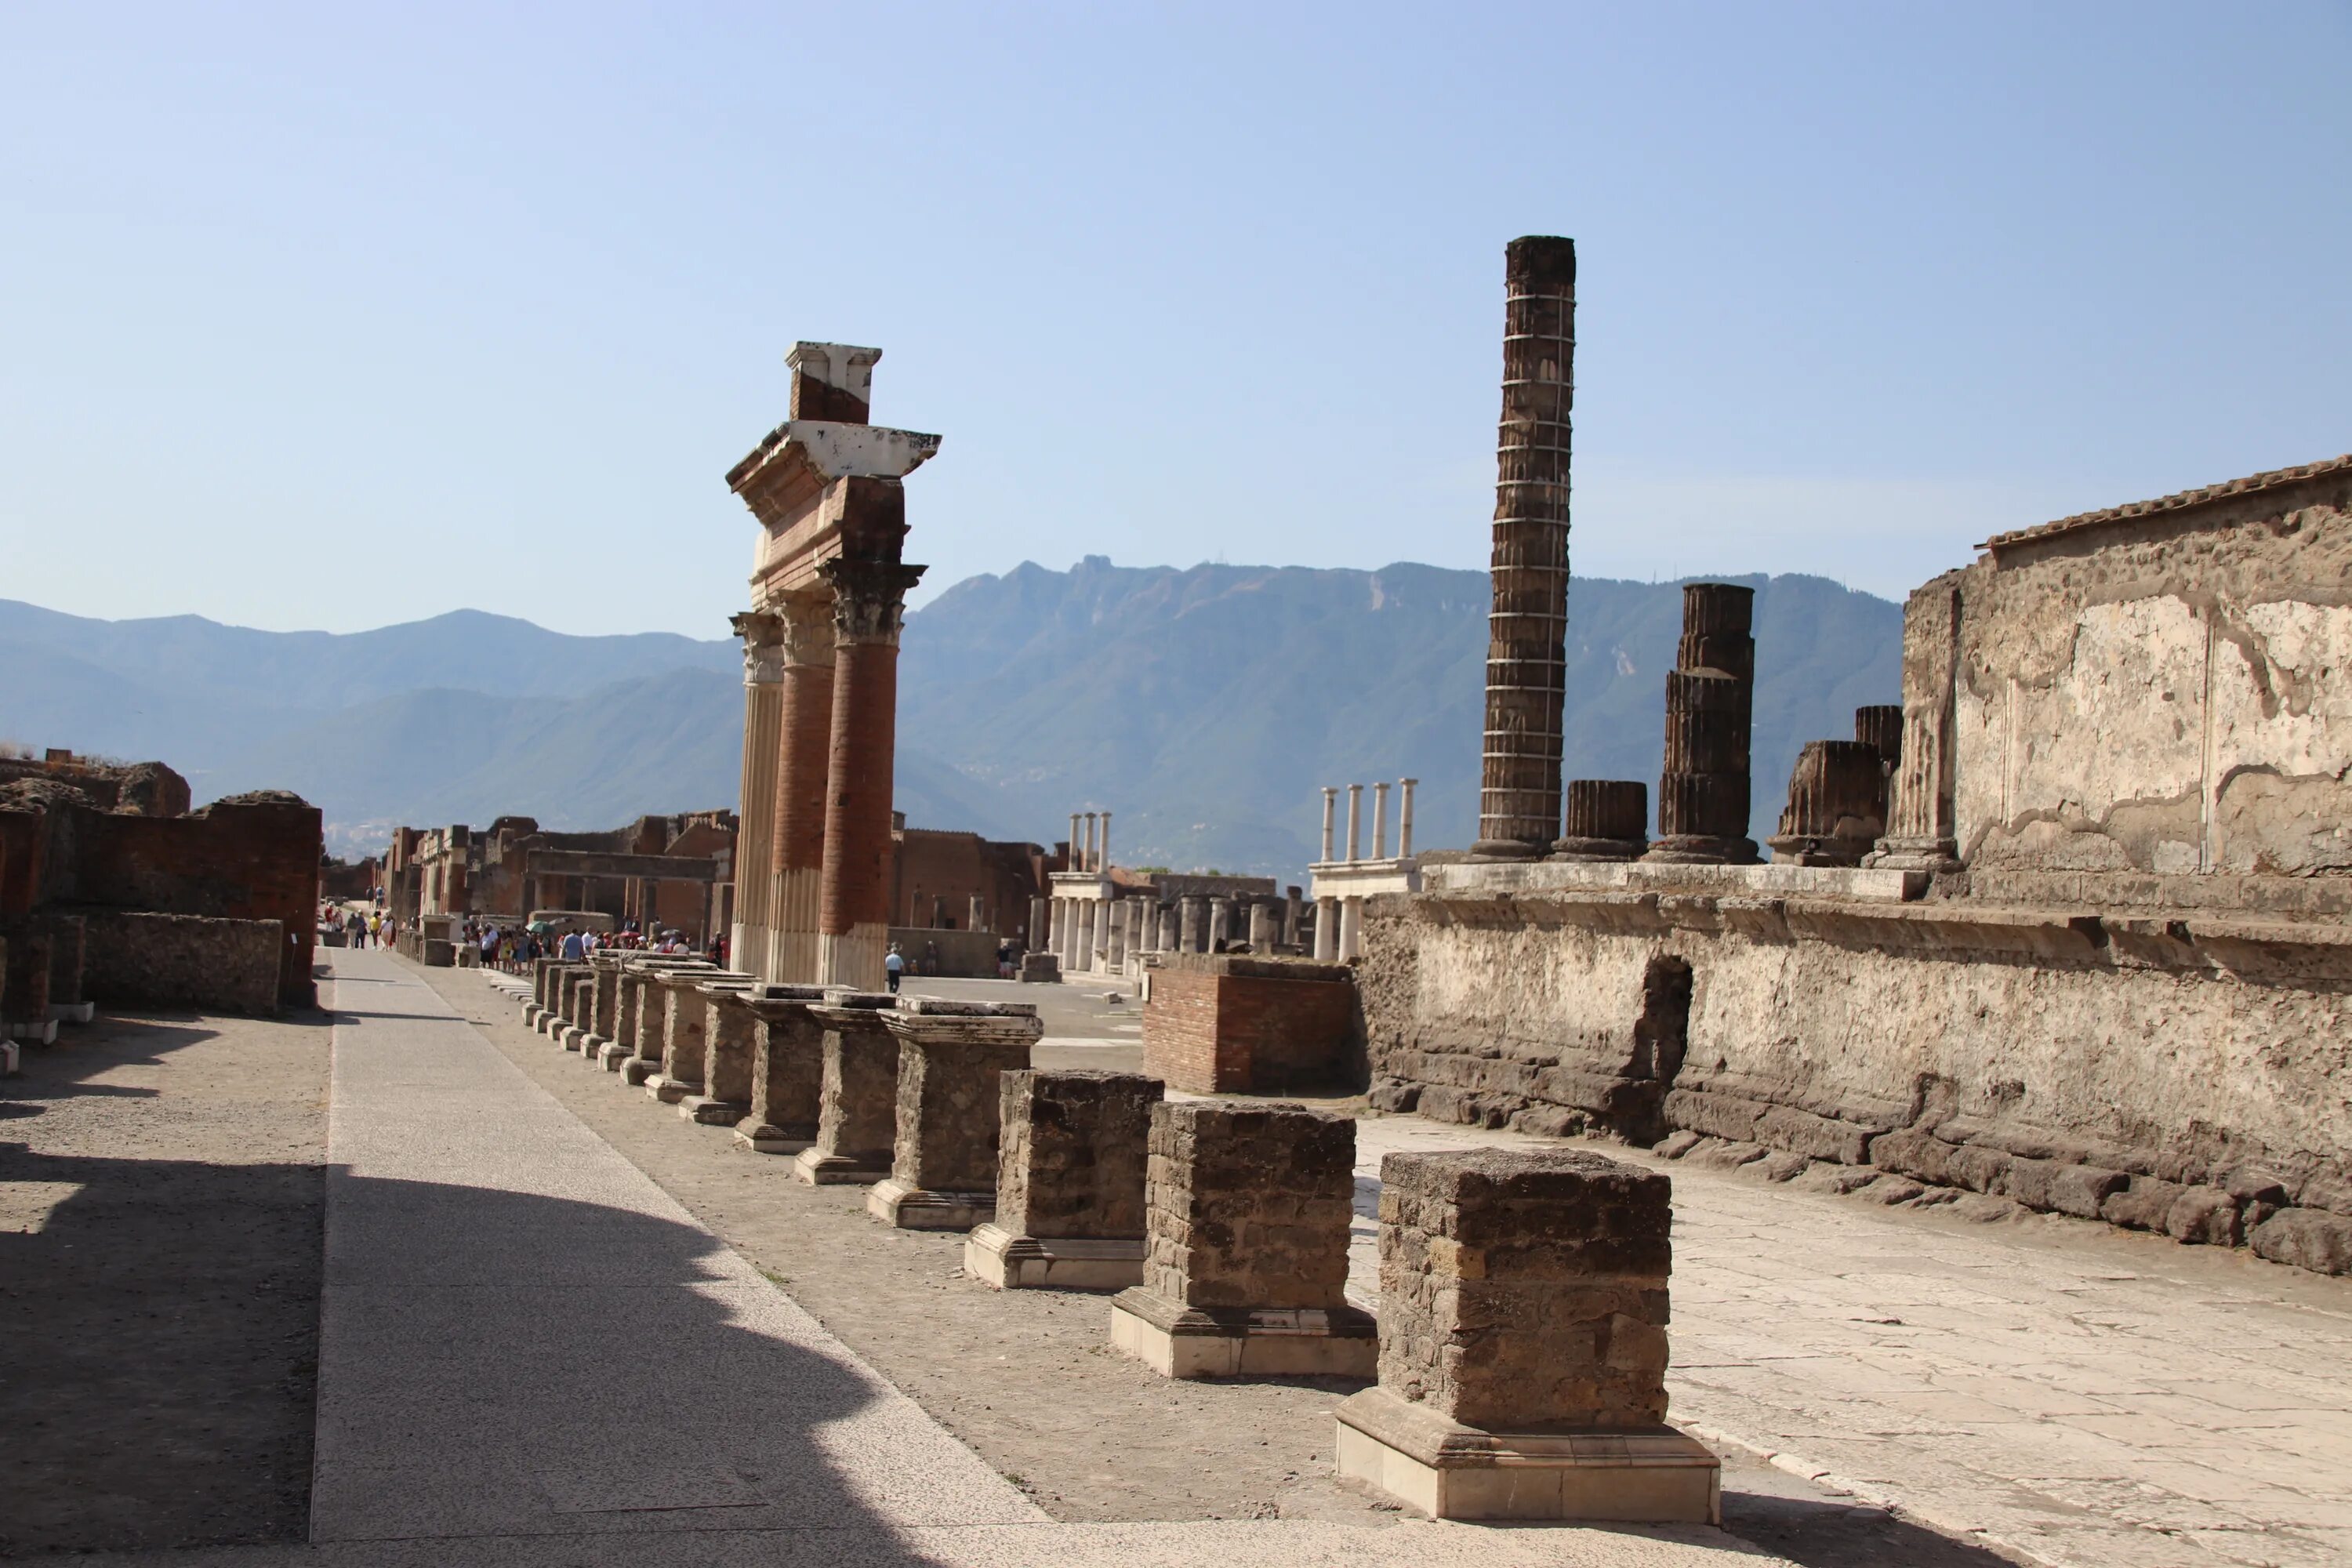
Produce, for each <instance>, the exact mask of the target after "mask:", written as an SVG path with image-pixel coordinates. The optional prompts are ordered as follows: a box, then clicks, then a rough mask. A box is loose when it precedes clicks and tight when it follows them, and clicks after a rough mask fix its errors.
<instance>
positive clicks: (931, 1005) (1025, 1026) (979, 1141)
mask: <svg viewBox="0 0 2352 1568" xmlns="http://www.w3.org/2000/svg"><path fill="white" fill-rule="evenodd" d="M882 1022H883V1025H884V1026H886V1027H887V1029H888V1030H889V1031H890V1033H891V1035H892V1037H895V1038H896V1039H897V1040H898V1081H897V1084H896V1090H895V1099H896V1104H897V1111H896V1114H895V1118H894V1130H893V1140H892V1148H891V1162H890V1177H889V1179H888V1180H887V1181H886V1182H882V1183H880V1184H877V1185H876V1187H875V1189H874V1191H873V1192H872V1193H871V1194H868V1195H867V1199H866V1207H867V1209H868V1211H869V1212H871V1213H872V1214H874V1215H877V1217H879V1218H883V1219H887V1220H888V1221H890V1223H892V1224H893V1225H897V1226H901V1227H902V1228H906V1229H915V1230H969V1229H971V1227H972V1226H975V1225H978V1224H980V1223H982V1221H984V1220H986V1219H988V1218H989V1217H990V1216H991V1215H992V1214H993V1213H994V1211H995V1207H996V1166H997V1145H998V1134H999V1123H998V1111H999V1107H1000V1105H1001V1104H1002V1096H1003V1091H1002V1088H1001V1086H1000V1084H999V1082H998V1080H999V1079H1000V1078H1001V1077H1002V1075H1003V1074H1004V1073H1007V1072H1018V1071H1020V1070H1022V1069H1024V1068H1027V1067H1028V1065H1029V1051H1030V1048H1031V1047H1033V1046H1034V1045H1035V1044H1036V1043H1037V1039H1038V1037H1039V1036H1041V1035H1042V1034H1044V1033H1045V1026H1044V1025H1043V1024H1042V1023H1040V1022H1039V1021H1038V1018H1037V1010H1036V1009H1035V1008H1034V1007H1031V1006H1027V1005H1023V1004H1019V1003H1003V1004H996V1003H985V1002H942V1001H938V1000H934V999H932V998H930V997H925V996H905V997H901V998H900V999H899V1004H898V1008H897V1009H896V1010H894V1011H892V1012H889V1013H886V1014H884V1015H882Z"/></svg>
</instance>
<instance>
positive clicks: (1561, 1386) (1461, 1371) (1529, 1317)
mask: <svg viewBox="0 0 2352 1568" xmlns="http://www.w3.org/2000/svg"><path fill="white" fill-rule="evenodd" d="M1670 1208H1671V1205H1670V1203H1669V1194H1668V1183H1667V1180H1666V1178H1665V1177H1664V1176H1662V1175H1657V1174H1654V1173H1650V1172H1645V1171H1641V1170H1637V1169H1635V1168H1634V1167H1633V1166H1630V1165H1623V1164H1619V1163H1615V1162H1613V1161H1611V1160H1606V1159H1603V1158H1601V1156H1600V1155H1597V1154H1589V1153H1583V1152H1556V1153H1540V1154H1537V1153H1502V1152H1490V1151H1480V1152H1461V1153H1450V1154H1391V1155H1390V1156H1389V1157H1388V1158H1387V1159H1386V1160H1384V1161H1383V1162H1381V1321H1380V1383H1379V1384H1378V1386H1376V1387H1373V1388H1368V1389H1366V1390H1365V1391H1364V1392H1362V1393H1361V1394H1356V1395H1354V1396H1353V1397H1351V1398H1349V1400H1348V1401H1347V1402H1346V1403H1345V1404H1343V1405H1340V1406H1339V1432H1338V1439H1339V1442H1338V1449H1339V1471H1340V1473H1341V1474H1343V1475H1349V1476H1354V1477H1356V1478H1358V1479H1361V1480H1364V1481H1368V1482H1370V1484H1372V1485H1373V1486H1375V1487H1378V1488H1380V1489H1381V1490H1382V1491H1385V1492H1388V1493H1390V1494H1391V1495H1392V1496H1395V1497H1397V1498H1399V1499H1401V1500H1403V1501H1405V1502H1408V1503H1410V1504H1412V1506H1413V1507H1415V1508H1417V1509H1419V1510H1421V1511H1422V1512H1423V1513H1426V1514H1429V1515H1431V1516H1432V1517H1433V1518H1437V1519H1555V1520H1559V1519H1575V1520H1593V1521H1601V1520H1610V1521H1644V1522H1658V1521H1683V1522H1688V1523H1694V1524H1711V1523H1714V1522H1715V1521H1717V1519H1718V1518H1719V1516H1720V1512H1721V1504H1720V1493H1719V1485H1718V1477H1719V1475H1720V1472H1721V1467H1720V1465H1719V1464H1718V1463H1717V1460H1716V1458H1715V1456H1714V1455H1713V1454H1712V1453H1710V1452H1708V1451H1707V1449H1706V1447H1703V1446H1702V1445H1700V1444H1698V1443H1696V1442H1695V1441H1693V1440H1692V1439H1690V1438H1688V1437H1686V1436H1683V1435H1682V1434H1681V1433H1679V1432H1676V1431H1675V1430H1674V1429H1673V1428H1672V1427H1670V1426H1666V1425H1665V1415H1666V1386H1665V1380H1666V1359H1667V1356H1666V1295H1667V1276H1668V1274H1669V1273H1670V1272H1671V1268H1672V1251H1671V1247H1670V1245H1669V1242H1668V1238H1667V1233H1668V1230H1669V1228H1670V1226H1671V1224H1672V1215H1671V1212H1670Z"/></svg>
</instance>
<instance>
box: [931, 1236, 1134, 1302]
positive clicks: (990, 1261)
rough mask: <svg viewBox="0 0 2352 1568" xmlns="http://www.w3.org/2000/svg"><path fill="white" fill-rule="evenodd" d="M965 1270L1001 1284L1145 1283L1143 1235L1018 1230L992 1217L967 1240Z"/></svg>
mask: <svg viewBox="0 0 2352 1568" xmlns="http://www.w3.org/2000/svg"><path fill="white" fill-rule="evenodd" d="M963 1271H964V1272H965V1273H966V1274H969V1275H971V1277H972V1278H973V1279H977V1280H979V1281H980V1282H981V1283H982V1284H983V1285H989V1286H992V1287H994V1288H995V1289H999V1290H1125V1289H1129V1288H1131V1287H1133V1286H1137V1285H1140V1284H1142V1283H1143V1238H1142V1237H1129V1238H1122V1239H1119V1240H1115V1241H1098V1240H1096V1239H1094V1238H1092V1237H1078V1236H1063V1237H1054V1236H1045V1237H1039V1236H1015V1235H1013V1233H1012V1232H1011V1231H1009V1230H1006V1229H1004V1228H1003V1226H998V1225H996V1224H994V1223H991V1224H988V1225H983V1226H979V1227H977V1228H976V1229H974V1230H973V1231H972V1233H971V1238H970V1239H968V1240H967V1241H965V1243H964V1244H963Z"/></svg>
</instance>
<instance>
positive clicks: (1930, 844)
mask: <svg viewBox="0 0 2352 1568" xmlns="http://www.w3.org/2000/svg"><path fill="white" fill-rule="evenodd" d="M1862 863H1863V864H1864V865H1865V866H1869V867H1874V868H1885V869H1887V870H1892V871H1957V870H1958V869H1959V868H1960V846H1959V843H1958V840H1956V839H1950V838H1907V837H1906V838H1897V837H1894V836H1892V835H1889V836H1888V837H1885V838H1882V839H1880V840H1879V841H1878V847H1877V848H1875V849H1874V850H1872V851H1871V852H1870V853H1869V854H1867V855H1865V856H1864V857H1863V858H1862Z"/></svg>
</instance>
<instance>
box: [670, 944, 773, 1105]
mask: <svg viewBox="0 0 2352 1568" xmlns="http://www.w3.org/2000/svg"><path fill="white" fill-rule="evenodd" d="M759 984H760V982H759V981H758V980H756V979H754V978H752V977H751V975H749V974H738V973H731V972H727V971H721V972H719V973H714V974H706V975H704V976H703V979H702V984H699V985H698V986H697V987H696V988H695V989H696V990H697V991H698V992H699V993H700V994H701V996H702V1092H701V1093H700V1094H689V1095H688V1096H687V1097H686V1098H685V1099H684V1100H680V1101H678V1106H677V1113H678V1114H679V1115H680V1116H683V1117H685V1118H686V1119H687V1120H688V1121H699V1122H701V1123H702V1124H703V1125H704V1126H706V1127H732V1126H734V1125H735V1124H736V1123H737V1122H739V1121H742V1120H743V1119H744V1118H745V1117H747V1116H749V1115H751V1047H752V1040H753V1037H754V1036H755V1035H756V1034H757V1032H758V1030H759V1026H760V1019H759V1016H758V1015H757V1014H755V1013H753V1012H752V1011H751V1008H750V1007H749V1006H748V1005H745V1002H744V997H745V996H746V995H747V994H749V993H750V992H751V991H752V990H753V989H755V988H756V987H757V986H758V985H759Z"/></svg>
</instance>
